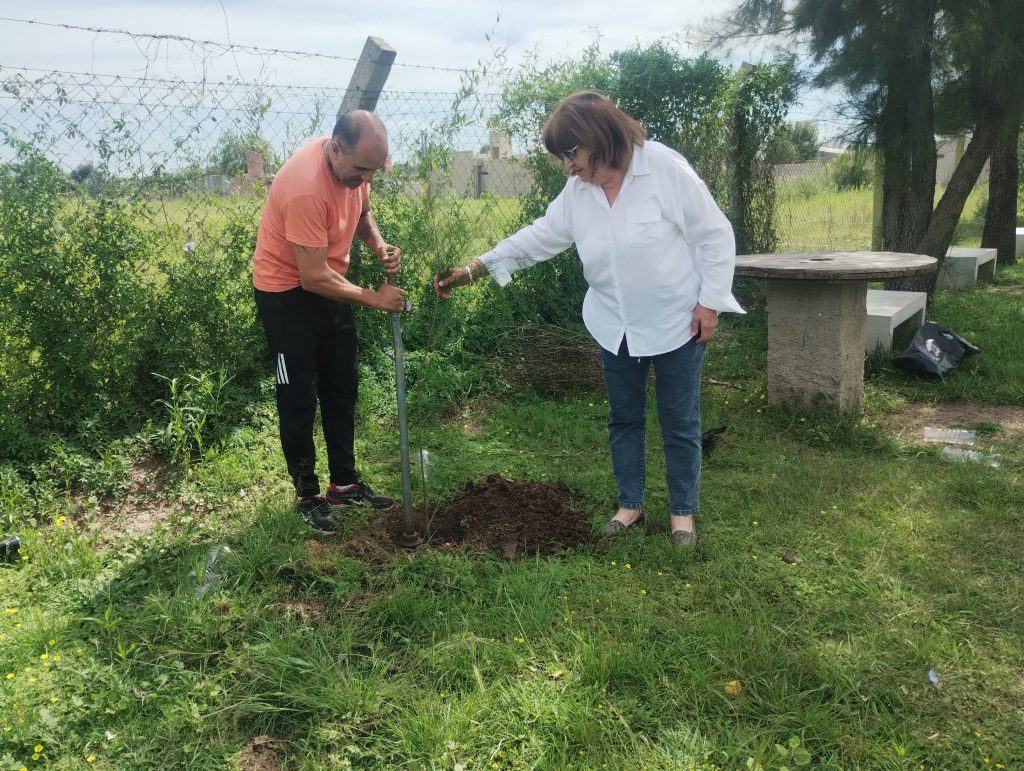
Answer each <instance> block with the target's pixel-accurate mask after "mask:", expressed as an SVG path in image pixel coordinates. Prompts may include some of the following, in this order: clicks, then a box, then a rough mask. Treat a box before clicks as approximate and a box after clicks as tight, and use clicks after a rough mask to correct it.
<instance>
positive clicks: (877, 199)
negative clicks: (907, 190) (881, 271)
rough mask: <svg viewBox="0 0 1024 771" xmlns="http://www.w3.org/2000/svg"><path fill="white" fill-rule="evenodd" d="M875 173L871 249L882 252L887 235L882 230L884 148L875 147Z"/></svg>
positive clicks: (872, 185)
mask: <svg viewBox="0 0 1024 771" xmlns="http://www.w3.org/2000/svg"><path fill="white" fill-rule="evenodd" d="M874 166H875V168H874V174H873V175H872V176H873V179H872V180H871V192H872V198H873V201H874V206H873V208H872V211H871V249H872V251H875V252H880V251H882V249H883V248H884V246H885V235H884V233H883V232H882V211H883V206H884V201H885V199H884V196H883V195H882V192H883V189H884V187H885V156H884V155H883V154H882V148H880V147H876V148H875V164H874Z"/></svg>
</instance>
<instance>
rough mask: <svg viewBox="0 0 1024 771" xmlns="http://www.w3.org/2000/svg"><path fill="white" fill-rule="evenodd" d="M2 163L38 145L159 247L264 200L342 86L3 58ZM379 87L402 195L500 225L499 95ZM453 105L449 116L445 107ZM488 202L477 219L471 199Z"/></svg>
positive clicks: (508, 218)
mask: <svg viewBox="0 0 1024 771" xmlns="http://www.w3.org/2000/svg"><path fill="white" fill-rule="evenodd" d="M0 89H2V90H0V134H2V136H3V138H4V140H5V142H4V146H3V148H2V150H0V162H11V161H13V160H14V159H15V158H16V156H17V153H18V150H19V148H20V149H22V150H26V149H29V148H31V149H32V150H33V151H35V152H38V153H41V154H43V155H44V156H45V157H46V158H48V159H49V160H50V161H52V162H53V163H54V164H56V165H57V166H58V167H59V168H60V169H61V170H62V171H63V173H65V174H66V175H67V178H68V185H69V189H76V190H77V191H79V192H81V193H82V194H84V195H91V196H99V195H117V194H123V195H135V196H138V197H140V198H141V199H142V200H143V201H144V202H145V204H146V205H145V206H144V207H143V211H145V212H147V216H148V218H149V223H148V224H149V225H150V226H151V227H152V228H155V229H156V231H157V232H158V233H159V242H160V244H161V250H162V252H161V254H162V256H163V257H169V256H171V255H173V254H181V253H182V252H186V253H188V252H191V251H195V250H197V249H199V248H200V246H201V245H202V244H204V243H205V244H207V245H211V244H212V243H216V242H217V240H218V239H219V238H220V237H221V234H222V233H223V230H224V226H225V225H226V224H227V223H229V222H231V221H234V220H236V219H237V218H239V217H250V216H253V213H254V211H256V210H258V209H260V208H261V205H262V198H263V196H264V195H265V192H266V189H267V187H268V186H269V185H270V184H272V181H273V175H274V173H275V172H276V170H277V169H278V168H279V167H280V166H281V164H282V163H283V162H284V161H285V160H287V158H288V157H289V156H290V155H291V154H292V153H293V152H294V151H295V150H296V149H297V148H298V147H300V146H301V145H302V144H303V143H304V142H307V141H310V140H311V139H312V138H313V137H316V136H320V135H324V134H329V133H330V131H331V128H332V127H333V124H334V117H335V112H336V110H337V106H338V105H339V104H340V103H341V100H342V98H343V97H344V90H343V89H340V88H333V89H332V88H323V87H309V86H294V85H277V84H269V83H246V82H239V81H224V82H206V81H185V80H171V79H165V78H149V77H128V76H117V75H98V74H90V73H75V72H56V71H54V72H46V71H38V70H29V69H23V68H10V67H3V68H0ZM469 101H470V102H471V104H467V99H466V96H465V95H464V94H458V93H455V92H449V93H446V92H401V91H386V92H385V93H383V94H382V95H381V98H380V101H379V102H378V106H377V109H376V112H377V113H378V114H379V115H380V117H381V119H382V120H383V121H384V122H385V125H387V127H388V129H389V133H390V140H391V147H392V156H393V159H394V164H395V170H396V175H395V179H397V180H400V181H401V184H402V186H403V189H404V190H405V191H406V192H407V193H408V194H409V195H420V194H423V193H424V192H425V191H427V190H428V188H432V189H433V192H434V193H437V194H444V195H451V196H453V197H454V198H456V199H458V200H459V201H461V202H462V203H463V204H464V206H463V208H464V210H465V214H466V216H467V217H469V218H471V219H473V220H474V221H477V222H478V224H479V225H480V226H481V229H482V230H483V231H485V232H484V235H483V236H482V238H481V240H480V245H482V244H483V243H485V242H486V241H487V240H489V239H493V238H494V237H496V236H501V235H504V234H505V233H506V232H507V231H508V229H509V228H510V227H511V226H512V224H513V222H514V221H515V219H516V216H517V214H518V211H519V206H518V201H519V199H520V198H521V197H522V196H523V195H525V194H526V193H527V192H528V191H529V190H530V187H531V185H532V178H531V176H530V174H529V173H528V172H527V170H526V169H525V167H524V166H523V165H522V164H521V163H520V162H519V161H518V160H517V159H516V155H517V153H518V152H521V151H522V148H514V147H513V146H512V142H511V141H510V139H509V137H508V136H507V135H506V134H503V133H501V132H499V131H494V130H492V129H491V128H490V125H489V118H490V117H491V116H492V115H493V114H494V113H495V112H496V110H497V107H498V103H499V98H498V96H497V95H494V94H474V95H472V97H471V99H470V100H469ZM456 115H457V120H453V117H454V116H456ZM481 199H486V200H488V201H489V202H490V205H489V206H488V208H487V212H488V221H487V222H480V221H479V220H480V218H479V213H480V211H481V206H480V203H479V202H480V200H481Z"/></svg>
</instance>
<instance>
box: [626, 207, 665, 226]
mask: <svg viewBox="0 0 1024 771" xmlns="http://www.w3.org/2000/svg"><path fill="white" fill-rule="evenodd" d="M660 219H661V209H660V208H659V207H658V204H656V203H641V204H637V205H636V206H630V207H629V208H628V209H626V223H627V224H629V225H649V224H653V223H655V222H657V221H659V220H660Z"/></svg>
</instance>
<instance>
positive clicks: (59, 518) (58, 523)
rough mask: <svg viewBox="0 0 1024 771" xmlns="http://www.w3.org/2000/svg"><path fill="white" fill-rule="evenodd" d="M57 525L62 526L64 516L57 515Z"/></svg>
mask: <svg viewBox="0 0 1024 771" xmlns="http://www.w3.org/2000/svg"><path fill="white" fill-rule="evenodd" d="M57 527H64V517H57Z"/></svg>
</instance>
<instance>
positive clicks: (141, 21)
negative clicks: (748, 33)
mask: <svg viewBox="0 0 1024 771" xmlns="http://www.w3.org/2000/svg"><path fill="white" fill-rule="evenodd" d="M734 2H735V0H646V2H645V4H644V6H643V12H642V13H634V14H631V15H626V13H625V12H626V11H627V10H628V9H629V8H630V6H629V5H628V4H626V3H624V2H622V0H588V1H587V2H586V3H564V2H550V0H503V1H502V2H495V1H494V0H448V1H447V2H445V3H432V2H429V0H428V1H426V2H425V1H424V0H361V2H358V3H356V2H351V0H285V1H283V2H282V0H278V1H277V2H269V0H176V1H175V2H174V3H169V2H159V3H158V2H153V0H91V1H90V2H88V3H82V2H80V0H51V1H50V2H48V3H45V4H38V3H29V2H26V0H0V41H3V43H2V45H0V78H2V77H4V76H6V77H10V75H11V73H12V71H17V72H21V73H22V74H23V75H24V77H26V78H27V79H29V80H32V79H33V78H37V77H42V76H43V75H45V74H46V73H52V72H54V71H59V72H62V73H97V74H102V75H118V76H128V77H134V78H147V79H161V78H166V79H168V82H174V83H177V82H179V81H183V82H186V83H196V82H201V83H210V82H215V83H216V82H225V81H236V80H237V81H242V82H245V83H262V84H273V85H274V86H275V88H277V89H278V90H276V91H275V92H274V96H273V101H274V104H275V108H274V109H275V111H276V112H277V115H276V117H275V115H269V116H268V121H271V122H273V121H275V120H277V121H278V123H277V124H276V125H271V126H268V127H267V128H266V129H265V131H266V132H267V134H268V138H272V139H273V140H274V143H275V146H276V147H277V148H278V151H279V152H281V153H284V154H285V155H287V154H289V153H290V151H291V150H292V149H294V147H295V146H296V141H297V140H296V138H295V137H296V136H297V135H298V134H303V135H304V136H307V137H308V136H313V135H315V134H317V133H323V132H324V131H326V130H329V128H330V125H332V124H333V118H332V117H331V116H332V115H333V111H334V110H335V109H336V106H334V105H328V109H327V112H328V113H329V114H328V115H325V116H324V118H323V120H322V121H320V124H319V125H318V126H315V127H310V126H307V125H304V124H303V125H298V126H296V125H295V124H302V123H303V121H305V122H306V123H309V122H310V121H309V119H307V118H305V117H303V118H301V119H298V120H296V119H295V117H294V116H296V115H300V116H306V115H308V114H309V112H310V107H309V101H308V99H307V100H306V101H303V97H302V94H303V93H312V92H303V91H302V90H301V89H290V88H288V89H283V88H282V87H284V86H303V87H311V88H321V89H322V88H333V89H344V88H345V87H346V86H347V85H348V82H349V78H350V77H351V74H352V71H353V68H354V66H355V60H356V59H357V58H358V56H359V54H360V52H361V51H362V49H363V45H364V43H365V41H366V39H367V37H368V36H371V35H372V36H376V37H379V38H382V39H383V40H384V41H386V42H387V43H388V44H389V45H391V47H393V48H394V49H395V50H396V51H397V58H396V60H395V64H394V66H393V68H392V70H391V73H390V76H389V78H388V81H387V85H386V89H385V91H386V92H452V91H455V90H456V89H457V88H458V87H459V84H460V81H461V80H462V79H463V78H464V71H465V70H466V69H477V68H479V67H480V65H481V63H484V64H486V65H487V67H488V69H489V70H493V69H494V68H495V65H496V64H497V63H498V62H503V65H504V67H505V68H506V69H507V70H514V69H516V68H517V67H518V66H520V65H521V64H522V63H523V62H524V61H525V60H526V58H527V57H531V56H533V57H536V59H537V60H538V62H539V63H540V64H542V65H543V64H546V63H550V62H552V61H557V60H563V59H565V58H567V57H569V58H573V57H576V56H578V55H579V54H581V53H582V52H583V51H585V50H586V48H587V47H588V46H591V45H593V44H594V43H595V42H596V43H598V44H599V46H600V49H601V51H602V52H603V53H606V54H609V53H611V52H613V51H616V50H623V49H627V48H631V47H634V46H636V45H638V44H639V45H648V44H650V43H652V42H654V41H656V40H658V39H662V38H666V37H670V38H671V40H672V43H673V45H675V46H676V47H677V49H678V50H679V51H680V53H681V54H683V55H684V56H696V55H698V54H700V53H701V51H702V49H701V47H700V45H701V44H700V41H701V34H700V33H701V28H702V27H703V26H704V25H705V24H706V22H707V21H708V20H709V19H710V18H711V17H713V16H716V15H720V14H723V13H725V12H727V11H728V10H729V9H730V8H731V7H732V6H733V3H734ZM80 28H92V29H80ZM97 30H123V31H127V32H130V33H133V34H132V35H124V34H117V33H115V32H110V31H97ZM180 38H186V39H190V40H191V41H212V43H211V44H206V43H202V42H189V41H188V40H182V39H180ZM224 44H230V45H224ZM248 47H255V48H259V49H275V50H277V51H288V52H307V53H308V54H320V55H301V54H295V53H271V52H268V51H266V50H264V51H251V50H248ZM715 54H716V55H717V56H718V57H719V58H720V57H721V56H722V54H721V52H720V51H719V52H715ZM763 58H764V54H761V53H756V52H752V51H749V50H748V51H737V52H734V53H733V54H732V55H731V57H730V58H729V59H726V63H728V64H731V65H732V66H737V65H739V64H740V62H742V61H755V62H756V61H761V60H762V59H763ZM12 68H13V70H12ZM83 82H84V83H86V84H90V83H91V82H92V79H91V78H86V77H82V76H78V75H75V76H69V77H68V78H67V83H69V84H71V87H70V88H69V91H74V94H73V96H72V102H73V104H72V105H71V106H63V107H61V108H59V112H60V114H59V115H58V116H57V122H56V123H54V122H53V121H52V119H51V118H50V117H48V116H43V117H39V116H38V115H33V116H32V118H31V120H27V121H26V123H27V124H29V125H31V124H32V123H33V122H34V121H35V122H38V123H39V124H44V123H45V124H47V125H48V128H49V129H50V130H53V131H59V125H57V124H59V122H60V120H64V121H66V123H67V125H68V126H69V127H70V126H72V125H74V124H76V123H77V125H79V126H82V125H86V126H88V124H90V123H92V122H94V121H96V120H99V119H100V118H102V117H104V116H106V118H109V115H110V110H109V109H108V110H106V112H105V113H102V114H101V113H100V111H98V110H97V109H96V105H103V104H105V100H107V99H113V98H114V97H113V96H112V94H113V93H114V91H113V89H112V88H110V87H105V88H104V89H96V90H95V91H93V90H92V89H91V88H90V87H88V85H87V86H86V87H84V88H82V87H79V84H81V83H83ZM477 88H478V89H479V90H481V91H498V90H499V88H498V85H497V82H496V81H492V82H491V83H487V82H484V83H483V84H481V85H479V86H478V87H477ZM50 93H51V96H50V97H47V98H52V87H51V92H50ZM237 93H239V91H238V90H237V89H236V90H235V91H234V92H232V93H230V94H229V95H228V97H226V99H236V98H237V96H236V94H237ZM120 98H121V99H123V100H126V101H129V102H131V101H137V102H138V103H139V104H140V105H142V107H141V108H140V109H143V110H149V109H150V108H149V106H148V105H149V104H150V103H152V102H154V101H156V100H160V99H163V100H165V103H167V104H170V103H171V102H172V101H173V100H177V99H182V98H183V97H182V95H181V94H180V89H177V90H174V91H172V87H171V86H168V90H167V92H166V93H161V92H160V90H159V89H156V88H153V87H151V86H150V81H148V80H147V81H146V83H145V88H144V89H143V88H141V87H140V88H139V89H138V90H137V92H136V93H135V94H132V95H126V96H122V97H120ZM207 98H208V99H209V98H210V97H209V96H207ZM212 98H213V99H214V100H215V99H216V97H212ZM329 98H330V99H335V97H334V96H331V97H329ZM0 99H2V95H0ZM403 100H404V101H403ZM338 101H340V100H338ZM143 103H146V105H143ZM90 104H92V106H93V110H94V113H93V115H90V114H89V106H90ZM449 104H450V102H445V101H442V98H441V97H437V98H436V99H434V100H433V102H432V104H431V105H430V107H429V109H432V110H445V109H447V108H448V105H449ZM823 105H824V103H823V102H822V100H821V98H820V97H816V98H812V99H809V100H808V101H807V102H806V103H805V104H804V105H800V106H797V107H796V108H795V109H794V110H793V111H792V112H791V116H790V117H791V119H794V120H795V119H804V118H808V117H827V116H826V110H825V109H824V106H823ZM76 106H77V108H79V109H80V112H77V113H76V112H74V110H75V109H76ZM219 106H221V105H219V104H218V105H216V107H219ZM239 107H240V106H239V105H237V104H235V105H234V112H233V113H229V112H227V111H225V112H223V113H219V114H218V113H217V112H216V110H213V111H208V112H207V114H206V117H205V118H204V120H205V121H206V123H205V124H204V128H203V131H204V137H207V144H210V143H211V142H214V141H216V136H217V135H216V134H213V133H210V128H211V127H212V126H213V124H214V123H215V122H216V121H219V122H217V123H216V125H217V126H218V127H220V129H221V130H223V127H224V126H226V125H227V122H228V121H235V122H236V124H237V123H238V122H239V121H241V120H244V117H242V118H240V117H239V113H240V110H239ZM385 107H386V106H385V105H383V103H382V105H381V107H380V108H379V110H380V111H381V115H382V117H384V118H385V122H386V123H388V125H389V129H391V128H392V124H391V123H389V122H388V118H387V117H385V114H384V109H385ZM388 108H389V109H391V110H393V111H394V112H395V113H401V115H402V116H404V117H402V118H401V120H403V121H404V122H403V123H402V124H401V125H400V126H399V125H395V126H394V128H395V130H396V131H395V134H394V138H395V139H396V140H397V139H398V136H397V134H398V133H399V132H401V133H402V134H403V137H404V141H405V142H406V145H407V149H409V148H411V147H413V146H415V144H416V143H417V142H419V141H421V139H420V137H419V135H420V134H421V133H422V127H423V126H429V125H432V124H434V123H436V117H435V115H434V114H430V115H428V114H426V113H424V114H422V115H415V114H413V113H415V111H416V110H418V109H424V110H425V109H427V107H426V101H424V102H423V103H422V105H417V104H416V103H415V102H414V101H413V100H412V99H411V97H409V96H405V97H400V98H399V99H398V101H392V103H391V105H390V106H388ZM2 109H3V105H2V104H0V110H2ZM168 114H170V113H168ZM9 117H10V112H8V118H9ZM16 117H17V116H16ZM139 120H140V121H142V120H149V121H150V124H149V125H145V124H144V123H141V122H140V123H139V124H138V125H137V126H136V130H135V135H136V136H144V135H146V134H147V133H149V132H151V131H152V132H162V133H159V134H158V136H157V137H156V138H153V139H151V140H150V145H152V146H161V145H162V146H164V147H167V146H168V145H169V143H170V141H171V138H170V129H167V128H166V124H167V123H168V121H167V119H161V118H159V117H156V116H154V115H148V116H143V118H140V119H139ZM161 120H163V124H164V126H163V127H157V125H156V124H157V123H159V122H160V121H161ZM173 120H175V121H177V120H178V118H177V117H174V118H173ZM394 120H395V121H398V120H399V117H397V116H396V117H395V118H394ZM285 122H287V125H285ZM484 122H485V121H484V120H483V119H481V121H480V122H479V125H478V127H477V128H476V129H475V131H476V133H471V132H469V133H466V136H464V137H463V138H462V139H460V140H459V143H460V144H461V145H465V147H466V148H467V149H468V148H470V147H472V149H476V148H479V147H480V146H481V145H482V144H484V143H485V142H486V141H487V133H486V128H485V127H484V125H483V124H484ZM55 126H57V128H54V127H55ZM177 129H178V126H175V130H177ZM467 131H468V130H467ZM73 143H74V140H73V139H70V140H64V144H63V145H62V147H63V148H64V149H65V155H66V158H65V163H66V164H70V165H74V164H75V163H76V162H81V161H86V160H91V156H90V155H88V152H94V150H93V151H87V150H86V149H85V148H84V146H82V147H81V148H80V149H79V150H78V152H80V155H78V156H76V154H75V152H76V151H75V150H74V148H73ZM79 144H80V145H81V143H79ZM393 144H396V142H393ZM208 150H209V148H208V147H205V146H204V148H203V149H202V151H203V152H206V151H208ZM179 156H180V153H179ZM179 160H180V158H179Z"/></svg>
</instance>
